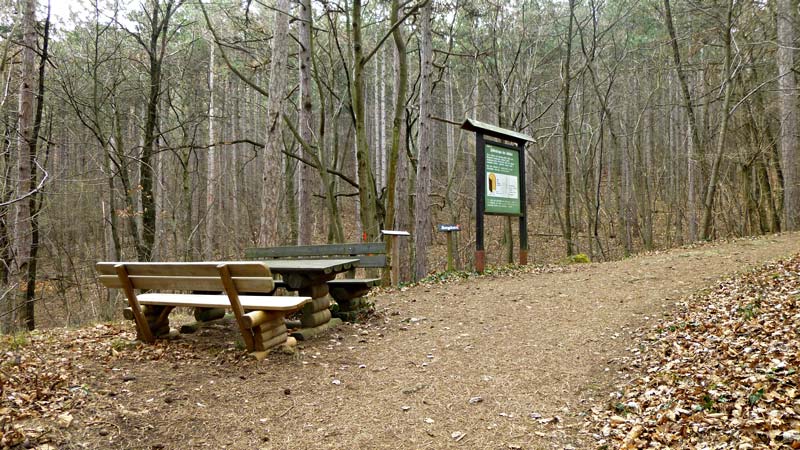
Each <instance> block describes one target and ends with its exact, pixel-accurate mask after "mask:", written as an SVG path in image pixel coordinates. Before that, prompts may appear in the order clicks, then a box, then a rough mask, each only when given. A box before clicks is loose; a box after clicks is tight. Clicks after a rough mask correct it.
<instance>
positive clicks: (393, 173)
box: [383, 0, 408, 284]
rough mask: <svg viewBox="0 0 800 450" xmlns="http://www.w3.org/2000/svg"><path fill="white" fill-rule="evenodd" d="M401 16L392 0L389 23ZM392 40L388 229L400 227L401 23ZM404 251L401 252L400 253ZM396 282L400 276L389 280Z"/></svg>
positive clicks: (404, 78)
mask: <svg viewBox="0 0 800 450" xmlns="http://www.w3.org/2000/svg"><path fill="white" fill-rule="evenodd" d="M399 16H400V0H392V9H391V12H390V14H389V20H390V22H391V23H396V22H397V20H398V18H399ZM392 38H393V40H394V48H395V52H394V62H395V71H394V72H395V78H394V117H393V118H392V146H391V149H390V150H389V161H388V164H389V168H388V171H387V174H386V178H387V179H386V227H387V228H390V229H402V228H403V227H402V226H400V225H401V224H400V222H401V221H399V220H396V219H395V218H396V210H397V206H396V205H397V198H398V196H399V193H398V192H397V187H398V184H397V178H398V170H397V169H398V167H397V165H398V159H399V158H400V157H401V156H400V142H401V139H400V138H401V135H402V131H403V119H404V116H405V107H406V95H407V93H408V55H407V54H406V41H405V36H403V27H402V25H398V26H397V27H395V29H394V30H393V31H392ZM394 239H396V238H395V237H393V236H386V248H389V249H391V248H393V247H392V245H394V244H393V240H394ZM390 254H391V252H389V253H387V257H388V264H387V265H388V266H389V267H394V266H393V265H394V264H400V261H392V259H391V258H392V257H391V255H390ZM401 254H404V253H401ZM388 277H389V271H388V270H387V271H384V278H383V284H388V283H387V281H388V279H389V278H388ZM392 281H393V282H395V283H397V282H399V281H400V280H392Z"/></svg>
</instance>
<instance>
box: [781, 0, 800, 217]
mask: <svg viewBox="0 0 800 450" xmlns="http://www.w3.org/2000/svg"><path fill="white" fill-rule="evenodd" d="M777 3H778V5H777V21H778V23H777V28H778V51H777V60H778V87H779V94H778V96H779V97H780V114H781V128H780V133H781V134H780V143H781V157H782V161H781V164H782V168H783V184H784V186H783V217H784V219H783V229H784V230H797V229H800V167H798V156H797V153H798V149H797V108H798V106H797V78H796V77H795V73H794V70H793V68H794V52H795V50H794V49H795V37H796V35H795V34H796V33H795V24H796V21H797V13H796V11H797V2H796V1H794V0H778V2H777Z"/></svg>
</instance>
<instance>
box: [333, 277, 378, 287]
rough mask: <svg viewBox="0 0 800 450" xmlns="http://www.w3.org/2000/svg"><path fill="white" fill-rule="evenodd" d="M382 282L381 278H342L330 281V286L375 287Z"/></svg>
mask: <svg viewBox="0 0 800 450" xmlns="http://www.w3.org/2000/svg"><path fill="white" fill-rule="evenodd" d="M379 284H381V279H380V278H342V279H338V280H331V281H328V286H330V287H333V286H336V287H342V288H347V287H373V286H378V285H379Z"/></svg>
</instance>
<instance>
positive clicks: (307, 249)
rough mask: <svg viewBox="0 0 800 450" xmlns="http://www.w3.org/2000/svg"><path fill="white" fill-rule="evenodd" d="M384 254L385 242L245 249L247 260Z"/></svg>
mask: <svg viewBox="0 0 800 450" xmlns="http://www.w3.org/2000/svg"><path fill="white" fill-rule="evenodd" d="M379 253H383V254H385V253H386V243H385V242H369V243H351V244H324V245H297V246H291V247H260V248H259V247H253V248H248V249H245V251H244V254H245V258H247V259H263V258H286V257H310V258H317V257H321V256H336V255H353V256H357V255H368V254H379Z"/></svg>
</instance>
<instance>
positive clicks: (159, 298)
mask: <svg viewBox="0 0 800 450" xmlns="http://www.w3.org/2000/svg"><path fill="white" fill-rule="evenodd" d="M138 300H139V303H140V304H142V305H174V306H193V307H199V308H230V307H231V304H230V302H229V301H228V296H227V295H225V294H220V295H197V294H163V293H151V294H141V295H139V297H138ZM309 301H311V298H310V297H289V296H274V295H257V296H254V295H240V296H239V302H240V303H241V304H242V308H244V309H250V310H254V311H295V310H298V309H300V308H301V307H302V306H303V305H305V304H306V303H307V302H309Z"/></svg>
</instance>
